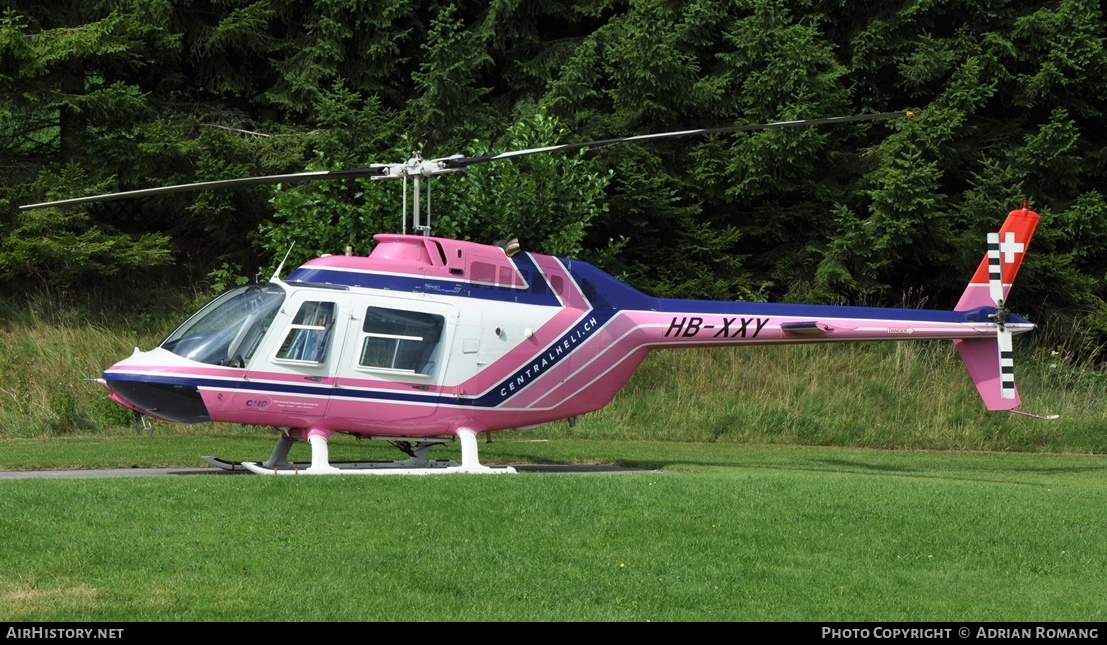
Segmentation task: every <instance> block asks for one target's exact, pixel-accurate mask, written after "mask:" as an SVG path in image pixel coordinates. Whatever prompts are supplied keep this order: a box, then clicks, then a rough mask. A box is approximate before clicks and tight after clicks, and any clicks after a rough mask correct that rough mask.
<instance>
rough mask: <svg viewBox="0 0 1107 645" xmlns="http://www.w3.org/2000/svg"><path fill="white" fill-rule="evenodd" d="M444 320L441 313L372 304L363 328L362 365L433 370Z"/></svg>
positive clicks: (429, 371) (400, 369)
mask: <svg viewBox="0 0 1107 645" xmlns="http://www.w3.org/2000/svg"><path fill="white" fill-rule="evenodd" d="M444 323H445V319H444V318H443V317H442V316H439V315H437V314H428V313H423V312H419V311H402V310H399V309H385V308H384V307H369V308H368V310H367V311H366V312H365V323H364V324H363V325H362V328H361V331H362V337H361V348H360V352H359V354H358V366H359V367H362V368H373V369H384V370H393V371H398V372H407V373H412V374H423V375H427V374H431V373H432V371H433V369H434V355H435V349H436V348H437V347H438V343H439V340H440V338H441V336H442V327H443V325H444Z"/></svg>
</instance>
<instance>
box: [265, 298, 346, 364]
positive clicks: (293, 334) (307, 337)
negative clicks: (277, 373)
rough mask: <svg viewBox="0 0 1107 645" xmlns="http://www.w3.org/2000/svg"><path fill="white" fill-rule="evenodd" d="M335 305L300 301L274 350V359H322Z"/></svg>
mask: <svg viewBox="0 0 1107 645" xmlns="http://www.w3.org/2000/svg"><path fill="white" fill-rule="evenodd" d="M335 308H336V305H335V303H333V302H314V301H309V302H305V303H303V304H302V305H300V310H299V311H297V312H296V317H295V318H293V320H292V325H291V326H289V328H288V333H287V334H286V335H285V337H284V341H283V342H282V343H281V347H280V349H279V350H277V359H278V360H285V361H296V362H299V363H322V362H324V361H325V360H327V347H328V345H330V342H329V341H330V339H331V336H332V335H333V334H332V332H333V331H334V318H335Z"/></svg>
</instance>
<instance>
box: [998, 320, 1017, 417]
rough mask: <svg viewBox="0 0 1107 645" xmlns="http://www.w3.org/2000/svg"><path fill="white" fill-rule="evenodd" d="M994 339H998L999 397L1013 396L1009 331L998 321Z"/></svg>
mask: <svg viewBox="0 0 1107 645" xmlns="http://www.w3.org/2000/svg"><path fill="white" fill-rule="evenodd" d="M996 340H998V341H999V390H1000V398H1003V399H1013V398H1015V353H1014V351H1013V350H1012V343H1011V332H1010V331H1008V330H1007V328H1006V327H1005V326H1004V325H1003V323H998V324H997V326H996Z"/></svg>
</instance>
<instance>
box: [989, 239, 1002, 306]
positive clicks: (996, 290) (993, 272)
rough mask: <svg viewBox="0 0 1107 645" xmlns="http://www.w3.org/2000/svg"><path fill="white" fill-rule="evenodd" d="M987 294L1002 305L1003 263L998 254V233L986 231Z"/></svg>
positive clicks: (997, 303) (998, 304) (997, 304)
mask: <svg viewBox="0 0 1107 645" xmlns="http://www.w3.org/2000/svg"><path fill="white" fill-rule="evenodd" d="M988 295H990V296H991V297H992V302H994V303H996V306H997V307H1002V306H1003V263H1002V262H1001V260H1000V256H999V233H988Z"/></svg>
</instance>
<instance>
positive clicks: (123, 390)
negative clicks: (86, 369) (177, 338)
mask: <svg viewBox="0 0 1107 645" xmlns="http://www.w3.org/2000/svg"><path fill="white" fill-rule="evenodd" d="M155 351H157V350H155ZM144 354H150V352H143V353H140V352H137V351H136V352H135V355H134V356H131V357H130V358H127V359H124V360H122V361H119V362H118V363H116V364H115V365H112V366H111V367H109V368H108V369H107V370H105V371H104V376H103V379H102V380H103V382H104V384H105V385H106V386H107V387H108V390H110V391H111V394H110V395H109V396H110V398H111V400H113V401H115V402H116V403H118V404H120V405H122V406H123V407H125V408H129V409H131V410H134V411H136V412H141V413H142V414H145V415H147V416H151V417H154V418H157V419H164V420H166V421H175V422H177V423H202V422H204V421H210V420H211V415H210V414H209V413H208V409H207V407H206V406H205V405H204V401H203V398H201V396H200V390H199V388H198V387H197V385H196V384H195V383H194V382H190V379H188V378H183V377H181V376H179V375H174V374H168V373H164V372H160V371H156V370H149V369H142V367H143V366H144V365H147V364H148V362H149V361H148V360H144V359H145V358H146V357H145V356H144Z"/></svg>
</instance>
